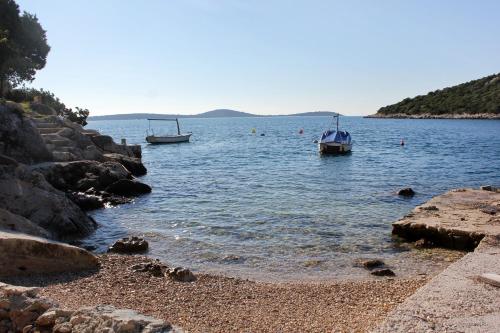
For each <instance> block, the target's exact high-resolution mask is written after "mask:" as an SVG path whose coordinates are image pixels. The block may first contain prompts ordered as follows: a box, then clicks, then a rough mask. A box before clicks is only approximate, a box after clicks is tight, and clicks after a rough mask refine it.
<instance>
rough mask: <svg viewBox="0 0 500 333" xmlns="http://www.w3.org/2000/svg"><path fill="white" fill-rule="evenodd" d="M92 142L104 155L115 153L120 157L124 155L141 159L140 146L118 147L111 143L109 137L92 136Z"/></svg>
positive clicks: (111, 139) (111, 140)
mask: <svg viewBox="0 0 500 333" xmlns="http://www.w3.org/2000/svg"><path fill="white" fill-rule="evenodd" d="M91 140H92V142H93V143H94V144H95V145H96V146H97V147H99V148H100V149H102V150H103V151H104V152H105V153H116V154H121V155H126V156H129V157H137V158H140V157H141V146H140V145H135V146H128V145H119V144H116V143H115V142H114V141H113V138H111V137H110V136H109V135H93V136H92V137H91Z"/></svg>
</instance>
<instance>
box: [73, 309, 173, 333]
mask: <svg viewBox="0 0 500 333" xmlns="http://www.w3.org/2000/svg"><path fill="white" fill-rule="evenodd" d="M73 318H83V319H80V320H75V321H74V320H73ZM71 322H74V324H73V325H72V328H73V331H72V332H73V333H83V332H116V333H118V332H120V333H136V332H142V333H153V332H154V333H168V332H172V333H174V332H179V333H180V332H182V330H181V329H179V328H176V327H172V326H171V325H170V324H169V323H167V322H165V321H162V320H158V319H154V318H152V317H147V316H144V315H141V314H138V313H137V312H135V311H132V310H122V309H115V308H114V307H112V306H102V305H101V306H96V307H94V308H84V309H80V310H78V311H76V312H75V313H74V314H73V316H72V318H71V319H70V323H71ZM89 328H92V331H89Z"/></svg>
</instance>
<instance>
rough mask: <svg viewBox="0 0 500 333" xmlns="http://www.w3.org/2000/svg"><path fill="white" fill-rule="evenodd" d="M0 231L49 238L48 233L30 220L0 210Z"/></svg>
mask: <svg viewBox="0 0 500 333" xmlns="http://www.w3.org/2000/svg"><path fill="white" fill-rule="evenodd" d="M0 230H5V231H11V232H12V231H15V232H22V233H25V234H29V235H33V236H39V237H45V238H49V237H50V233H49V232H47V231H46V230H45V229H43V228H40V227H39V226H37V225H36V224H34V223H33V222H31V221H30V220H28V219H27V218H25V217H22V216H21V215H17V214H12V213H11V212H9V211H8V210H5V209H2V208H0Z"/></svg>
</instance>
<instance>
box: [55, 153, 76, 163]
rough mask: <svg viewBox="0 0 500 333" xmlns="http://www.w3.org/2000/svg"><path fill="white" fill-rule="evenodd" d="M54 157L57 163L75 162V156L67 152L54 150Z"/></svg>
mask: <svg viewBox="0 0 500 333" xmlns="http://www.w3.org/2000/svg"><path fill="white" fill-rule="evenodd" d="M52 157H53V158H54V161H56V162H69V161H74V160H75V155H73V154H71V153H70V152H67V151H59V150H54V151H53V152H52Z"/></svg>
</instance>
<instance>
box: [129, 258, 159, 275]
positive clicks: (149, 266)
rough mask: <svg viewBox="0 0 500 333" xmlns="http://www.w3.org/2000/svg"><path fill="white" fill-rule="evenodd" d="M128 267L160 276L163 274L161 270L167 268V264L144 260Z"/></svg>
mask: <svg viewBox="0 0 500 333" xmlns="http://www.w3.org/2000/svg"><path fill="white" fill-rule="evenodd" d="M130 269H131V270H132V271H133V272H147V273H150V274H151V275H153V276H156V277H160V276H163V275H164V273H163V271H164V270H166V269H167V266H165V265H162V264H160V263H155V262H144V263H140V264H136V265H133V266H132V267H130Z"/></svg>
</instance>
